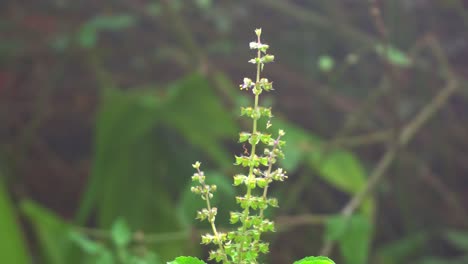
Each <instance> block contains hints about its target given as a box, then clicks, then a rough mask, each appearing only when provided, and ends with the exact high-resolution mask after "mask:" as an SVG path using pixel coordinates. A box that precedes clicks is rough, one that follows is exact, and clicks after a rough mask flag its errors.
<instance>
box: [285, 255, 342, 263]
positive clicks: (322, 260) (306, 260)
mask: <svg viewBox="0 0 468 264" xmlns="http://www.w3.org/2000/svg"><path fill="white" fill-rule="evenodd" d="M294 264H335V262H334V261H333V260H331V259H329V258H327V257H321V256H320V257H306V258H303V259H301V260H298V261H295V262H294Z"/></svg>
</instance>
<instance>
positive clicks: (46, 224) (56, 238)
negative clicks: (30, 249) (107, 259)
mask: <svg viewBox="0 0 468 264" xmlns="http://www.w3.org/2000/svg"><path fill="white" fill-rule="evenodd" d="M20 206H21V210H22V211H23V213H24V214H25V215H26V217H27V219H28V220H29V221H30V222H31V224H32V226H33V229H34V232H35V234H36V237H37V239H38V240H39V242H40V243H39V244H40V246H41V247H42V252H43V255H44V256H43V257H44V263H48V264H63V263H70V264H71V263H80V259H79V258H78V257H77V256H76V255H73V254H77V252H76V251H73V249H76V248H73V244H72V243H71V240H70V239H69V237H68V234H69V232H70V228H69V225H68V224H67V223H65V222H64V221H63V220H62V219H60V217H58V216H56V215H55V214H54V213H53V212H51V211H50V210H48V209H46V208H44V207H42V206H40V205H39V204H36V203H35V202H33V201H28V200H26V201H22V202H21V204H20Z"/></svg>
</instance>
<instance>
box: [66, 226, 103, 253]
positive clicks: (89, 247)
mask: <svg viewBox="0 0 468 264" xmlns="http://www.w3.org/2000/svg"><path fill="white" fill-rule="evenodd" d="M69 237H70V240H71V241H73V242H75V243H76V244H77V245H78V246H79V247H80V248H81V249H82V250H83V251H84V252H86V253H87V254H90V255H97V254H99V253H100V252H101V251H103V250H104V248H103V246H102V245H101V244H99V243H96V242H95V241H93V240H91V239H89V238H87V237H86V236H85V235H83V234H81V233H78V232H77V231H70V233H69Z"/></svg>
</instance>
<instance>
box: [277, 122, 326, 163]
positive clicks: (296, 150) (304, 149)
mask: <svg viewBox="0 0 468 264" xmlns="http://www.w3.org/2000/svg"><path fill="white" fill-rule="evenodd" d="M272 124H273V126H272V127H271V128H270V131H277V130H278V129H283V130H284V131H285V132H286V135H285V136H284V137H283V140H285V141H286V145H285V146H284V147H283V152H284V155H285V156H286V158H285V159H282V160H280V162H281V165H282V166H283V168H284V169H286V170H287V171H289V172H294V171H295V170H296V169H297V168H298V166H299V165H300V164H301V163H302V162H304V161H305V160H306V158H307V156H309V155H310V153H311V152H313V151H317V150H320V149H321V148H322V143H321V142H320V139H318V138H317V137H316V136H314V135H312V134H310V133H307V132H306V131H305V130H303V129H302V128H300V127H297V126H294V125H292V124H290V123H287V122H284V121H282V120H279V119H273V120H272Z"/></svg>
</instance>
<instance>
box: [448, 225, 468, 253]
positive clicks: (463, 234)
mask: <svg viewBox="0 0 468 264" xmlns="http://www.w3.org/2000/svg"><path fill="white" fill-rule="evenodd" d="M445 239H447V241H449V242H450V243H451V244H452V245H454V246H455V247H457V248H458V249H459V250H463V251H465V252H467V253H468V231H466V230H464V231H462V230H449V231H447V232H446V233H445Z"/></svg>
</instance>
